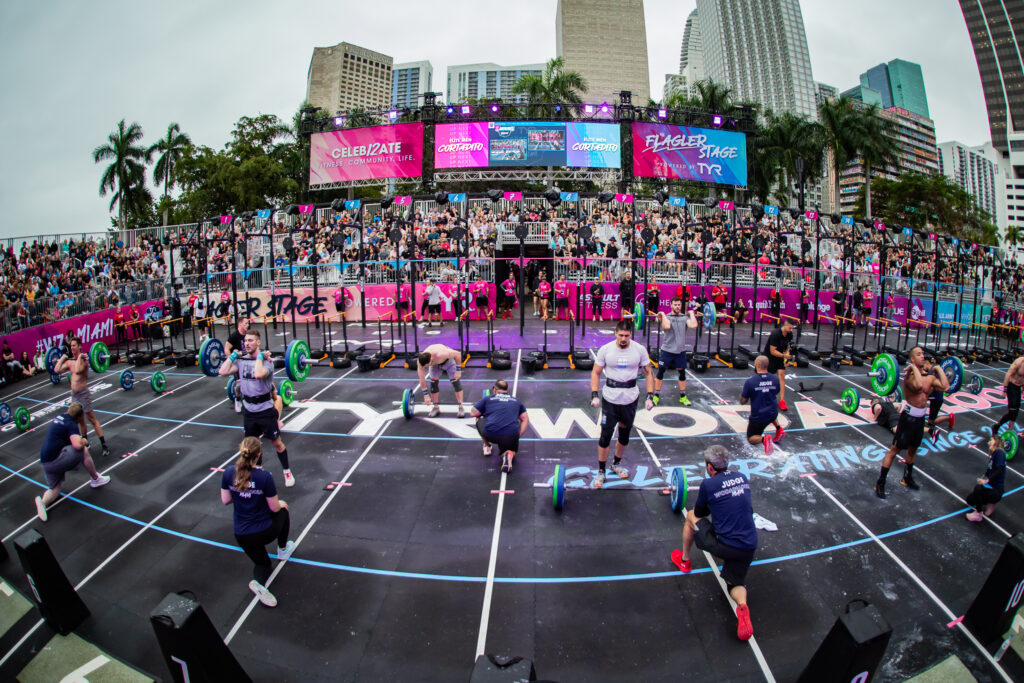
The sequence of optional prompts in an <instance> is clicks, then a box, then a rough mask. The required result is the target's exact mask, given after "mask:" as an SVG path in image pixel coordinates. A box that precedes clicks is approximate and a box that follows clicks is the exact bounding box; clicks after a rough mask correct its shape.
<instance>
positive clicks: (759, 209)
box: [750, 201, 764, 221]
mask: <svg viewBox="0 0 1024 683" xmlns="http://www.w3.org/2000/svg"><path fill="white" fill-rule="evenodd" d="M750 216H751V217H752V218H753V219H754V220H755V221H759V220H761V219H762V218H764V205H763V204H761V202H758V201H753V202H750Z"/></svg>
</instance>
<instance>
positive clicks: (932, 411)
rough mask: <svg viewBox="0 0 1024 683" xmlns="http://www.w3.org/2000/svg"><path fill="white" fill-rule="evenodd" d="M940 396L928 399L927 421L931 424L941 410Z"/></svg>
mask: <svg viewBox="0 0 1024 683" xmlns="http://www.w3.org/2000/svg"><path fill="white" fill-rule="evenodd" d="M942 401H943V397H942V394H939V395H938V396H929V397H928V421H929V422H931V423H933V424H934V422H935V420H936V419H938V417H939V411H940V410H942Z"/></svg>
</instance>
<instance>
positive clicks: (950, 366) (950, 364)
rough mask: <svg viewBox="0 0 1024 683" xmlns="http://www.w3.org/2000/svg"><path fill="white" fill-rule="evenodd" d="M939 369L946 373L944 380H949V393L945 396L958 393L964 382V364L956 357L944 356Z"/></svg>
mask: <svg viewBox="0 0 1024 683" xmlns="http://www.w3.org/2000/svg"><path fill="white" fill-rule="evenodd" d="M939 367H940V368H942V371H943V372H945V373H946V379H948V380H949V391H947V392H946V395H947V396H949V395H950V394H955V393H956V392H958V391H960V386H961V385H962V384H963V382H964V364H963V361H961V360H960V359H959V358H957V357H956V356H946V357H945V358H943V359H942V362H941V363H939Z"/></svg>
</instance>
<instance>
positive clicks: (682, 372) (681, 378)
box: [679, 365, 686, 382]
mask: <svg viewBox="0 0 1024 683" xmlns="http://www.w3.org/2000/svg"><path fill="white" fill-rule="evenodd" d="M679 381H680V382H685V381H686V366H685V365H683V367H681V368H679Z"/></svg>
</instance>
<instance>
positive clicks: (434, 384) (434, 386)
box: [429, 379, 441, 394]
mask: <svg viewBox="0 0 1024 683" xmlns="http://www.w3.org/2000/svg"><path fill="white" fill-rule="evenodd" d="M429 391H430V393H432V394H436V393H437V392H439V391H441V383H440V382H438V381H437V380H436V379H432V380H430V389H429Z"/></svg>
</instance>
